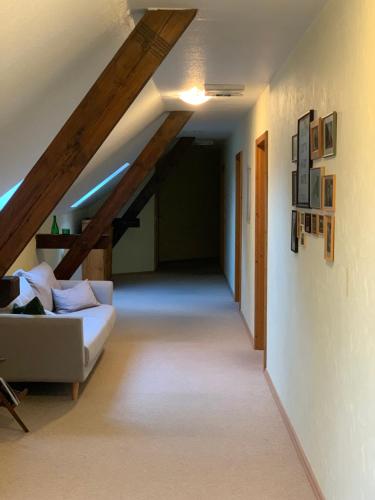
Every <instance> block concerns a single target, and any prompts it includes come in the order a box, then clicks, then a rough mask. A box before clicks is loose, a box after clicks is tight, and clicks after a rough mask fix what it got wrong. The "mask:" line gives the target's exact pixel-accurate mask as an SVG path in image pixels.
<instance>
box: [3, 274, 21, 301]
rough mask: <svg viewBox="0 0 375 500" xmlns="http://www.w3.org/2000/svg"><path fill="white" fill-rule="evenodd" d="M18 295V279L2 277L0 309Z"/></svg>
mask: <svg viewBox="0 0 375 500" xmlns="http://www.w3.org/2000/svg"><path fill="white" fill-rule="evenodd" d="M19 294H20V279H19V278H18V277H17V276H4V278H1V279H0V307H6V306H8V305H9V304H10V303H11V302H12V300H14V299H15V298H16V297H18V295H19Z"/></svg>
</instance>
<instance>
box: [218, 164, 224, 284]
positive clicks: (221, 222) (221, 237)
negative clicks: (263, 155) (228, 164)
mask: <svg viewBox="0 0 375 500" xmlns="http://www.w3.org/2000/svg"><path fill="white" fill-rule="evenodd" d="M219 182H220V186H219V191H220V193H219V196H220V214H219V219H220V220H219V228H220V229H219V231H220V235H219V240H220V241H219V264H220V270H221V272H222V273H223V274H224V272H225V166H224V165H221V166H220V171H219Z"/></svg>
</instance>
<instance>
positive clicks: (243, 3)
mask: <svg viewBox="0 0 375 500" xmlns="http://www.w3.org/2000/svg"><path fill="white" fill-rule="evenodd" d="M324 3H325V0H231V1H229V0H195V1H193V0H185V1H182V0H173V1H170V0H157V3H156V4H155V3H153V2H150V1H147V0H129V5H128V3H127V1H126V0H90V1H89V2H88V1H87V0H33V1H32V2H30V0H17V1H16V2H15V1H14V0H1V2H0V17H1V19H2V28H1V31H0V44H1V47H2V49H1V57H0V109H1V113H0V195H1V194H3V193H4V192H5V191H7V190H8V189H9V188H10V187H11V186H13V185H14V184H16V183H17V182H18V181H19V180H21V179H22V178H23V177H25V175H26V174H27V172H28V171H29V170H30V169H31V168H32V166H33V165H34V164H35V162H36V161H37V160H38V158H39V157H40V155H41V154H42V153H43V151H44V150H45V149H46V147H47V146H48V144H49V143H50V142H51V140H52V139H53V137H54V136H55V135H56V133H57V132H58V131H59V129H60V128H61V126H62V125H63V124H64V123H65V121H66V119H67V118H68V117H69V115H70V114H71V113H72V111H73V110H74V109H75V107H76V106H77V105H78V104H79V102H80V101H81V99H82V97H83V96H84V95H85V93H86V92H87V90H88V89H89V88H90V86H91V85H92V83H93V82H94V81H95V79H96V78H97V76H98V75H99V74H100V72H101V71H102V70H103V69H104V67H105V66H106V64H107V63H108V62H109V61H110V59H111V58H112V56H113V55H114V53H115V52H116V50H117V49H118V48H119V47H120V45H121V44H122V43H123V41H124V40H125V39H126V37H127V36H128V34H129V32H130V30H131V28H132V26H133V20H132V19H131V18H130V17H129V15H128V14H129V12H128V9H129V7H130V9H131V12H132V14H133V15H134V17H135V18H136V19H138V18H139V17H140V15H141V14H142V10H143V9H145V8H149V7H162V8H165V7H167V8H182V7H183V8H198V9H199V12H198V15H197V18H196V19H195V20H194V21H193V23H192V25H191V26H190V27H189V28H188V30H187V31H186V32H185V33H184V35H183V37H182V38H181V39H180V40H179V41H178V42H177V45H176V46H175V48H174V49H172V52H171V53H170V55H169V56H168V58H167V59H166V60H165V61H164V62H163V64H162V65H161V67H160V68H159V70H158V71H157V73H156V74H155V77H154V79H153V80H151V81H150V82H149V84H148V85H147V86H146V87H145V88H144V90H143V91H142V92H141V94H140V95H139V96H138V98H137V99H136V101H135V102H134V103H133V105H132V106H131V108H130V109H129V110H128V112H127V113H126V114H125V116H124V117H123V119H122V120H120V122H119V124H118V125H117V126H116V127H115V129H114V130H113V131H112V133H111V134H110V136H109V137H108V139H107V140H106V141H105V143H104V144H103V146H102V147H101V148H100V149H99V151H98V152H97V154H96V155H95V156H94V158H93V159H92V160H91V162H90V163H89V165H88V166H87V167H86V169H85V170H84V172H83V173H82V174H81V176H80V177H79V179H78V180H77V181H76V183H75V184H74V185H73V186H72V188H71V190H70V191H69V193H68V194H67V195H66V196H65V198H64V199H63V200H62V202H61V203H60V205H59V211H63V210H66V209H67V208H68V207H69V206H70V204H71V203H72V202H73V201H75V200H77V199H78V198H80V197H81V196H82V195H83V194H85V193H86V192H87V191H88V190H89V189H91V188H92V187H94V186H95V185H96V184H97V183H98V182H100V181H101V180H102V179H103V178H104V177H106V176H107V175H109V174H110V173H112V172H113V171H114V170H116V169H117V168H118V167H119V166H121V165H122V164H124V163H125V162H127V161H130V162H131V161H133V160H134V159H135V157H136V155H137V154H138V152H139V151H140V150H141V148H142V147H143V146H144V145H145V144H146V142H147V141H148V139H149V137H150V134H151V133H152V131H153V130H155V127H156V126H157V124H158V123H160V117H161V116H162V113H163V112H164V111H166V110H174V109H186V108H187V107H188V106H187V105H186V104H184V103H182V102H181V101H180V100H179V99H178V98H177V95H178V93H179V92H180V91H182V90H186V89H187V88H190V87H192V86H193V85H198V86H200V85H203V84H204V82H207V83H238V84H245V85H246V96H245V97H244V98H231V99H222V100H218V99H212V100H211V101H209V102H208V103H206V104H204V105H203V106H201V107H199V108H195V115H194V117H193V119H192V120H191V122H189V124H188V125H187V126H186V127H185V129H184V131H183V134H184V135H187V134H189V135H195V136H197V137H210V138H211V137H212V138H224V137H228V135H229V134H230V133H231V132H232V131H233V128H234V127H235V125H236V123H237V121H238V119H239V117H240V116H241V115H242V114H243V113H244V112H245V111H246V110H248V109H249V108H250V106H251V105H252V103H253V102H254V101H255V100H256V98H257V96H258V95H259V93H260V92H261V90H262V89H263V88H264V86H265V85H266V84H267V83H268V82H269V80H270V78H271V76H272V75H273V73H274V72H275V71H276V70H277V68H278V67H279V66H280V65H281V63H282V62H283V61H284V60H285V59H286V57H287V55H288V53H289V52H290V51H291V49H292V48H293V46H294V45H295V44H296V42H297V40H298V38H299V37H300V36H301V35H302V33H303V32H304V31H305V30H306V28H307V26H308V25H309V24H310V23H311V22H312V20H313V18H314V17H315V16H316V14H317V12H318V11H319V9H320V8H321V6H322V5H323V4H324Z"/></svg>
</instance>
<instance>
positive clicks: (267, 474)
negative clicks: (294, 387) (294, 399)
mask: <svg viewBox="0 0 375 500" xmlns="http://www.w3.org/2000/svg"><path fill="white" fill-rule="evenodd" d="M115 303H116V307H117V310H118V321H117V326H116V328H115V330H114V332H113V334H112V336H111V338H110V340H109V342H108V345H107V348H106V351H105V353H104V355H103V356H102V358H101V360H100V362H99V364H98V365H97V367H96V369H95V371H94V373H93V374H92V376H91V377H90V379H89V381H88V382H87V383H86V385H85V387H84V388H83V390H82V393H81V395H80V398H79V401H78V402H77V403H73V402H72V401H70V399H69V387H68V386H65V385H61V384H60V385H48V384H44V385H35V386H31V394H30V396H29V397H28V398H27V399H26V400H25V402H24V404H23V405H22V408H20V410H19V413H20V414H21V415H22V417H23V418H24V419H25V420H26V421H27V423H28V424H29V425H30V427H31V429H32V432H31V433H30V434H29V435H24V434H22V433H21V432H20V431H19V430H18V428H17V426H16V425H15V424H13V422H12V420H11V419H10V418H9V417H8V416H7V414H6V412H5V411H4V410H3V409H0V499H1V500H8V499H12V500H18V499H19V500H29V499H32V500H33V499H38V500H44V499H46V500H47V499H48V500H54V499H58V500H60V499H61V500H62V499H64V500H76V499H79V500H81V499H82V500H84V499H85V500H86V499H87V500H96V499H100V500H101V499H103V500H117V499H121V500H122V499H124V500H125V499H126V500H266V499H267V500H284V499H287V500H305V499H306V500H307V499H313V498H314V495H313V493H312V491H311V489H310V486H309V484H308V481H307V479H306V477H305V475H304V471H303V469H302V467H301V465H300V463H299V461H298V458H297V455H296V453H295V450H294V448H293V446H292V444H291V441H290V439H289V436H288V434H287V431H286V429H285V427H284V425H283V423H282V420H281V417H280V415H279V413H278V410H277V408H276V406H275V404H274V402H273V400H272V397H271V394H270V392H269V389H268V386H267V384H266V382H265V379H264V376H263V373H262V355H261V353H258V352H254V351H253V350H252V348H251V346H250V343H249V339H248V336H247V333H246V330H245V328H244V325H243V323H242V320H241V318H240V315H239V313H238V310H237V308H236V306H235V305H234V303H233V300H232V297H231V295H230V293H229V290H228V288H227V285H226V283H225V281H224V279H223V277H221V276H220V275H215V274H204V273H199V272H198V273H196V274H195V275H191V274H188V273H180V274H177V273H173V272H168V273H161V274H155V275H147V276H142V277H141V276H135V277H123V278H122V279H121V280H119V282H118V283H117V289H116V295H115Z"/></svg>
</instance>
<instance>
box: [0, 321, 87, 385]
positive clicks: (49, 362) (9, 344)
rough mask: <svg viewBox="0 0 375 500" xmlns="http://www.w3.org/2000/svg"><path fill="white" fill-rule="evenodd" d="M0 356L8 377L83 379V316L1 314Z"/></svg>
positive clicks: (1, 368) (0, 372)
mask: <svg viewBox="0 0 375 500" xmlns="http://www.w3.org/2000/svg"><path fill="white" fill-rule="evenodd" d="M0 358H3V359H5V361H4V362H3V363H1V364H0V376H2V377H4V378H5V379H6V380H9V381H17V380H18V381H25V382H29V381H30V382H32V381H34V380H35V381H38V382H79V381H82V380H83V379H84V339H83V321H82V318H76V317H74V318H71V317H67V316H64V315H59V316H58V317H54V316H26V315H14V314H0Z"/></svg>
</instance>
